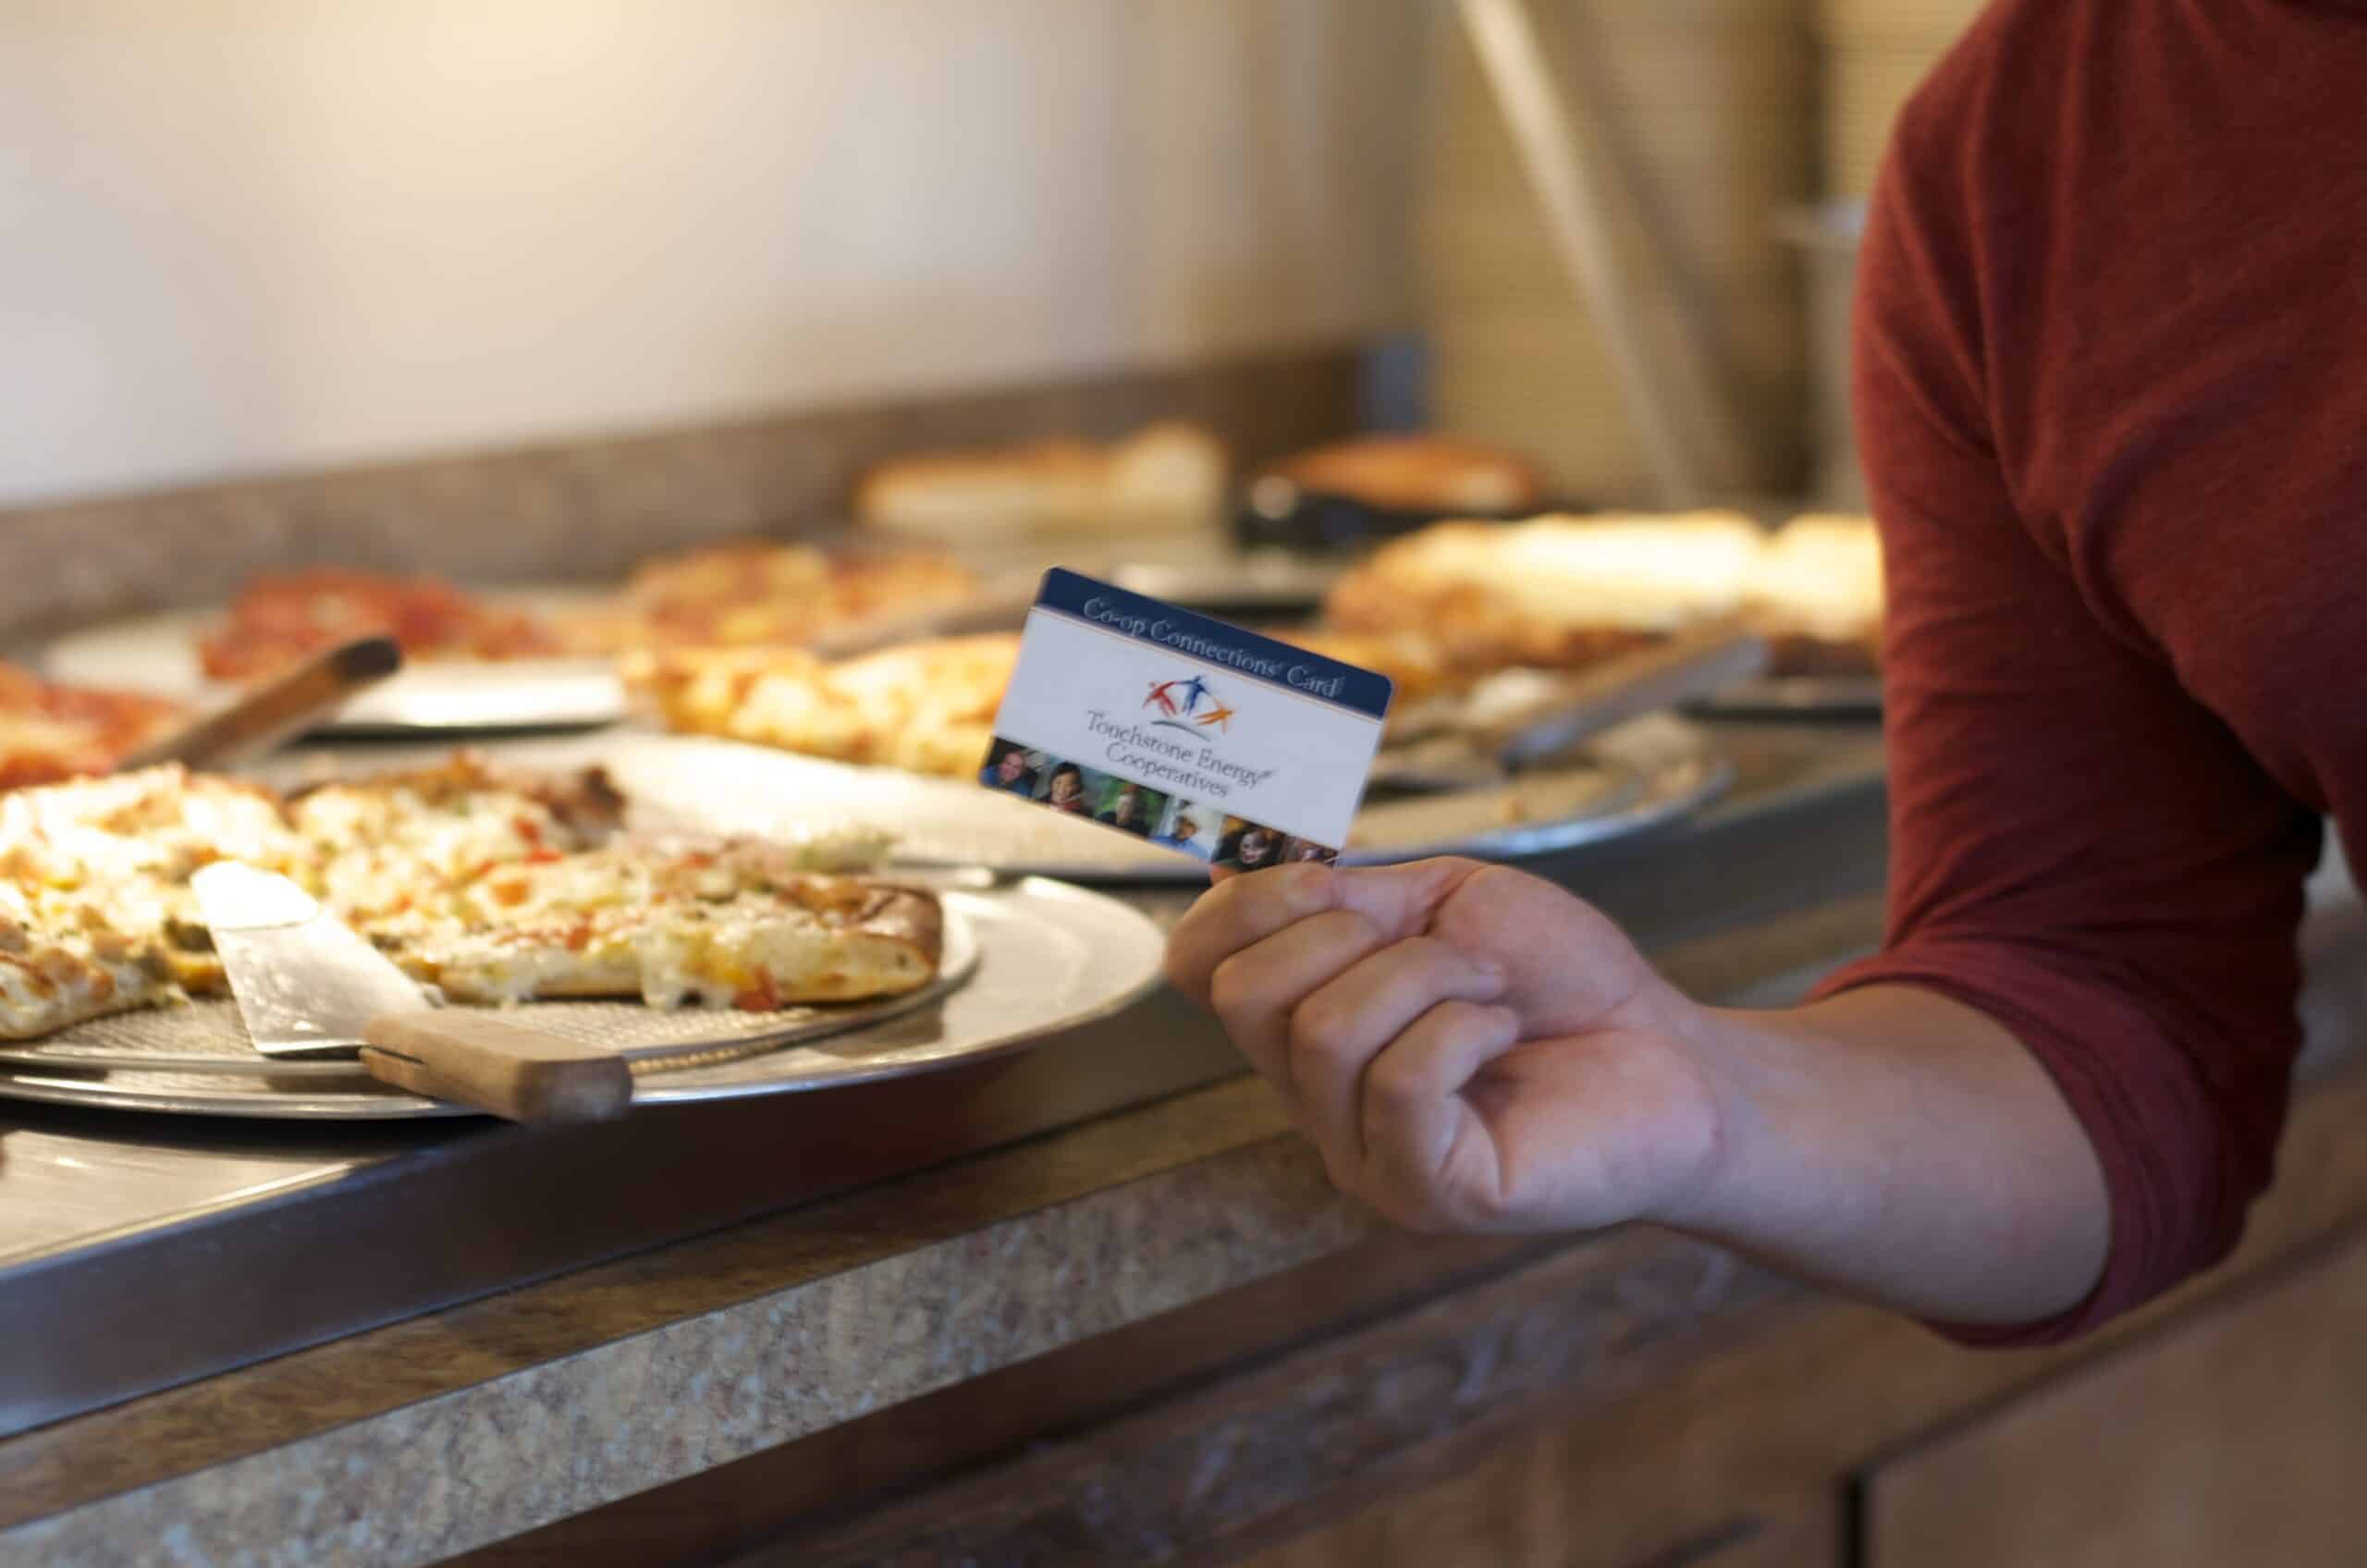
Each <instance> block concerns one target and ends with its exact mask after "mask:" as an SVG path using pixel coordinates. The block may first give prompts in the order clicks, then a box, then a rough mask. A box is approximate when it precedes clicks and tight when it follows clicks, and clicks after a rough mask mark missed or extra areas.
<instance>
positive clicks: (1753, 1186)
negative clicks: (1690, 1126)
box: [1655, 986, 2111, 1324]
mask: <svg viewBox="0 0 2367 1568" xmlns="http://www.w3.org/2000/svg"><path fill="white" fill-rule="evenodd" d="M1692 1032H1693V1033H1695V1034H1696V1035H1697V1036H1698V1037H1697V1038H1696V1040H1695V1041H1694V1046H1695V1049H1696V1052H1697V1055H1698V1057H1699V1060H1700V1061H1701V1063H1702V1065H1703V1066H1704V1067H1705V1069H1707V1070H1708V1072H1709V1075H1710V1077H1711V1081H1712V1083H1713V1084H1714V1085H1715V1094H1716V1096H1717V1098H1718V1100H1719V1102H1720V1103H1719V1115H1718V1126H1719V1144H1718V1151H1717V1154H1716V1156H1715V1158H1714V1159H1713V1161H1712V1167H1711V1170H1710V1172H1709V1173H1708V1174H1707V1176H1706V1177H1705V1179H1704V1180H1703V1181H1702V1182H1700V1183H1699V1185H1698V1186H1697V1187H1696V1188H1695V1189H1694V1190H1693V1191H1691V1192H1689V1193H1687V1194H1685V1196H1684V1197H1683V1198H1682V1199H1681V1200H1680V1201H1678V1202H1677V1203H1675V1204H1674V1205H1673V1206H1672V1211H1671V1212H1668V1213H1664V1214H1662V1215H1658V1216H1656V1217H1655V1218H1659V1219H1664V1220H1665V1221H1667V1222H1669V1223H1671V1224H1673V1225H1674V1226H1676V1227H1678V1228H1680V1229H1684V1230H1687V1231H1696V1232H1699V1233H1700V1234H1703V1235H1706V1236H1711V1237H1713V1238H1715V1239H1717V1240H1719V1241H1721V1242H1724V1243H1729V1244H1731V1245H1734V1246H1735V1247H1737V1248H1740V1249H1741V1250H1744V1251H1746V1252H1748V1253H1751V1254H1753V1255H1755V1256H1762V1257H1765V1258H1767V1259H1768V1260H1769V1261H1771V1262H1772V1263H1774V1264H1776V1265H1778V1266H1780V1267H1783V1268H1787V1269H1790V1270H1793V1271H1795V1272H1798V1273H1802V1274H1806V1275H1809V1276H1810V1277H1812V1278H1815V1279H1819V1280H1824V1281H1826V1282H1828V1283H1830V1284H1832V1285H1834V1286H1835V1287H1837V1288H1839V1289H1842V1290H1844V1291H1847V1292H1851V1293H1853V1294H1858V1295H1864V1296H1870V1297H1872V1298H1874V1299H1876V1300H1878V1301H1881V1302H1883V1303H1884V1304H1886V1305H1892V1306H1895V1307H1898V1308H1901V1309H1903V1310H1905V1311H1908V1312H1912V1313H1915V1314H1918V1315H1919V1316H1922V1317H1934V1318H1941V1319H1946V1320H1951V1321H1956V1322H1962V1323H1968V1324H2006V1323H2017V1322H2028V1321H2033V1320H2036V1319H2039V1318H2042V1317H2049V1316H2052V1315H2054V1314H2055V1313H2058V1312H2061V1311H2063V1310H2065V1309H2067V1308H2068V1307H2071V1306H2073V1305H2077V1304H2078V1303H2079V1301H2080V1300H2081V1299H2082V1298H2084V1297H2085V1296H2086V1295H2087V1293H2088V1292H2089V1291H2090V1290H2091V1288H2092V1287H2093V1286H2094V1284H2095V1281H2096V1279H2097V1277H2098V1274H2099V1273H2100V1271H2101V1269H2102V1268H2103V1258H2104V1253H2105V1249H2106V1246H2107V1244H2108V1243H2109V1240H2110V1230H2111V1219H2110V1208H2109V1202H2108V1199H2107V1195H2106V1193H2105V1189H2104V1182H2103V1170H2102V1168H2101V1167H2100V1166H2099V1164H2098V1163H2097V1160H2096V1156H2095V1152H2094V1149H2093V1148H2092V1146H2091V1145H2090V1143H2089V1141H2088V1137H2087V1134H2086V1133H2085V1132H2084V1131H2083V1130H2082V1129H2081V1127H2080V1125H2079V1121H2078V1120H2077V1119H2076V1118H2075V1117H2074V1116H2073V1115H2072V1113H2071V1110H2070V1108H2069V1107H2068V1106H2067V1105H2066V1104H2065V1103H2064V1100H2063V1097H2062V1096H2061V1095H2060V1094H2059V1093H2058V1092H2057V1091H2056V1089H2055V1087H2054V1081H2053V1080H2052V1079H2051V1078H2050V1077H2049V1076H2048V1075H2047V1072H2046V1071H2045V1069H2043V1068H2042V1067H2041V1066H2040V1065H2039V1063H2038V1061H2037V1060H2036V1059H2034V1058H2033V1057H2031V1056H2030V1053H2029V1052H2028V1051H2026V1050H2024V1049H2023V1048H2022V1047H2021V1046H2020V1045H2019V1044H2017V1042H2016V1041H2015V1040H2014V1038H2013V1036H2012V1035H2009V1034H2008V1033H2007V1032H2006V1031H2005V1028H2004V1027H2003V1026H2001V1025H2000V1024H1998V1023H1996V1022H1994V1021H1993V1020H1992V1019H1990V1018H1989V1017H1987V1016H1986V1015H1984V1014H1982V1013H1980V1012H1976V1011H1973V1010H1971V1009H1969V1008H1967V1007H1964V1006H1961V1005H1959V1004H1957V1003H1956V1002H1953V1001H1950V1000H1949V999H1947V998H1944V997H1942V996H1940V995H1938V994H1937V993H1934V992H1930V991H1925V990H1921V989H1919V988H1917V987H1913V986H1869V987H1867V988H1865V989H1862V990H1858V991H1852V992H1847V993H1845V994H1843V995H1841V996H1839V997H1835V998H1831V999H1829V1000H1826V1001H1822V1002H1819V1003H1816V1004H1813V1005H1811V1006H1808V1007H1804V1008H1798V1009H1793V1010H1789V1011H1772V1012H1741V1011H1715V1010H1711V1011H1705V1012H1703V1013H1701V1014H1700V1015H1699V1018H1698V1021H1697V1023H1696V1024H1695V1026H1694V1029H1693V1031H1692Z"/></svg>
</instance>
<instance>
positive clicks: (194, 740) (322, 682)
mask: <svg viewBox="0 0 2367 1568" xmlns="http://www.w3.org/2000/svg"><path fill="white" fill-rule="evenodd" d="M402 662H403V654H402V649H401V648H399V647H398V646H397V645H396V643H395V640H394V639H393V638H391V637H362V638H358V639H356V640H355V641H353V642H350V643H343V644H341V645H340V646H337V647H335V648H331V649H330V650H329V651H328V652H326V653H325V654H316V655H313V657H311V658H309V659H306V660H305V661H304V662H303V663H302V664H300V665H298V666H297V667H296V668H293V669H291V670H289V671H288V672H287V673H286V674H285V675H276V676H274V677H272V678H271V679H270V680H266V681H264V683H263V684H261V685H259V686H255V687H253V688H251V689H250V690H248V691H246V692H240V693H239V696H238V697H237V698H236V699H234V700H233V701H231V702H230V703H228V704H226V705H224V706H222V707H219V708H216V709H215V710H214V711H213V712H212V713H210V714H207V715H206V716H205V717H203V718H201V719H199V720H198V721H197V722H196V723H194V724H190V725H187V726H185V727H183V728H181V729H176V730H175V731H173V732H172V733H171V734H169V735H166V736H165V737H164V738H162V739H161V740H157V741H150V742H149V743H148V744H147V745H145V746H142V747H141V748H140V749H139V750H138V751H136V752H132V753H129V754H128V755H126V756H125V757H124V758H122V760H120V761H118V762H117V764H116V770H117V772H119V773H128V772H129V771H130V770H131V769H133V768H138V767H154V766H158V765H160V764H163V763H168V762H177V763H179V764H181V765H182V766H185V767H219V766H222V765H224V764H225V763H227V762H230V761H233V760H235V759H236V758H238V757H240V756H244V755H246V754H248V753H253V752H259V751H263V750H264V749H265V748H267V747H269V746H271V745H272V744H273V743H274V742H276V741H282V740H285V739H286V738H287V737H288V736H289V735H291V734H293V733H295V732H296V731H297V730H299V729H303V728H304V726H306V725H307V724H310V723H311V722H312V721H313V720H314V719H316V718H318V717H321V716H322V715H323V714H325V713H327V712H328V711H330V710H331V709H333V708H335V707H336V706H337V704H340V703H342V702H344V701H345V700H346V699H347V698H348V697H350V696H352V695H353V694H354V693H355V692H359V691H361V690H362V688H363V687H365V686H370V685H374V684H375V683H376V682H378V681H380V680H385V679H386V677H387V676H389V675H392V674H394V673H395V671H396V670H398V669H400V668H402Z"/></svg>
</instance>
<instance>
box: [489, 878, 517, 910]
mask: <svg viewBox="0 0 2367 1568" xmlns="http://www.w3.org/2000/svg"><path fill="white" fill-rule="evenodd" d="M486 890H487V891H488V892H490V893H492V895H493V901H494V902H495V903H497V904H501V905H504V906H514V905H517V904H522V903H524V902H525V901H526V884H524V883H523V882H496V883H494V884H493V885H492V887H490V888H487V889H486Z"/></svg>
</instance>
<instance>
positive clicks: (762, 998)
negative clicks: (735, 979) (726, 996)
mask: <svg viewBox="0 0 2367 1568" xmlns="http://www.w3.org/2000/svg"><path fill="white" fill-rule="evenodd" d="M731 1005H732V1006H733V1007H736V1008H738V1009H739V1010H740V1011H742V1012H774V1011H779V1007H780V988H779V986H775V985H774V984H773V972H772V971H771V970H769V969H767V968H766V967H765V966H764V965H763V964H761V963H760V964H758V965H756V983H755V984H754V985H753V986H749V987H748V988H747V989H745V990H743V991H741V992H740V993H738V994H737V995H735V996H734V997H733V998H731Z"/></svg>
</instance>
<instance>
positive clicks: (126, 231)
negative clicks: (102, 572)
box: [0, 0, 1422, 506]
mask: <svg viewBox="0 0 2367 1568" xmlns="http://www.w3.org/2000/svg"><path fill="white" fill-rule="evenodd" d="M1418 13H1419V4H1418V0H772V3H760V0H0V433H5V434H4V435H0V506H5V505H7V504H11V503H16V502H22V501H28V500H34V499H43V498H50V497H55V496H69V495H78V494H88V493H99V492H110V491H120V490H128V489H134V488H141V487H147V486H153V485H157V484H171V483H177V482H182V481H187V480H193V479H204V478H212V477H219V476H224V475H228V474H235V473H251V472H271V471H277V470H283V469H296V468H306V467H318V466H324V465H333V464H338V463H345V462H350V461H355V460H362V459H373V458H383V457H392V456H401V455H408V454H412V453H418V452H425V451H435V450H445V449H452V448H462V447H484V446H496V445H500V444H504V443H510V442H516V441H521V440H530V439H533V438H537V437H544V436H551V435H569V434H579V433H592V432H608V431H617V430H631V429H634V428H640V427H646V426H653V425H663V424H673V423H691V422H696V421H701V420H707V419H712V418H715V417H717V416H729V415H730V414H732V413H735V412H740V411H748V410H774V409H782V408H789V407H795V406H800V405H812V404H821V403H828V402H836V401H843V400H847V399H852V398H865V397H870V396H874V395H877V394H881V393H893V392H902V391H916V390H941V389H946V388H951V387H959V386H975V385H985V384H993V383H1000V382H1007V381H1012V380H1024V379H1026V378H1030V377H1038V376H1044V375H1048V374H1061V373H1063V372H1070V371H1075V370H1080V369H1087V368H1100V367H1110V366H1120V365H1126V364H1139V363H1156V362H1164V361H1175V360H1179V359H1184V358H1189V357H1192V356H1196V355H1201V354H1205V353H1208V352H1211V351H1222V350H1226V349H1242V348H1248V347H1254V346H1260V345H1270V344H1280V343H1286V342H1298V341H1309V340H1319V339H1323V338H1327V337H1342V336H1345V335H1351V334H1355V333H1360V332H1364V331H1368V330H1370V329H1372V328H1374V327H1376V326H1379V325H1390V324H1392V322H1394V321H1395V320H1396V319H1397V317H1398V316H1399V315H1400V314H1401V312H1403V310H1404V305H1405V302H1406V296H1407V287H1406V266H1405V261H1404V238H1403V228H1402V226H1403V218H1404V203H1405V200H1406V197H1407V193H1408V192H1407V188H1408V184H1409V181H1410V179H1411V177H1412V163H1413V157H1412V150H1413V140H1412V136H1413V129H1414V128H1413V118H1414V116H1413V113H1412V110H1413V104H1414V100H1415V96H1416V94H1415V91H1414V89H1415V87H1416V84H1417V79H1418V75H1419V67H1420V54H1421V48H1420V38H1421V32H1422V28H1421V25H1420V18H1419V14H1418Z"/></svg>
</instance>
